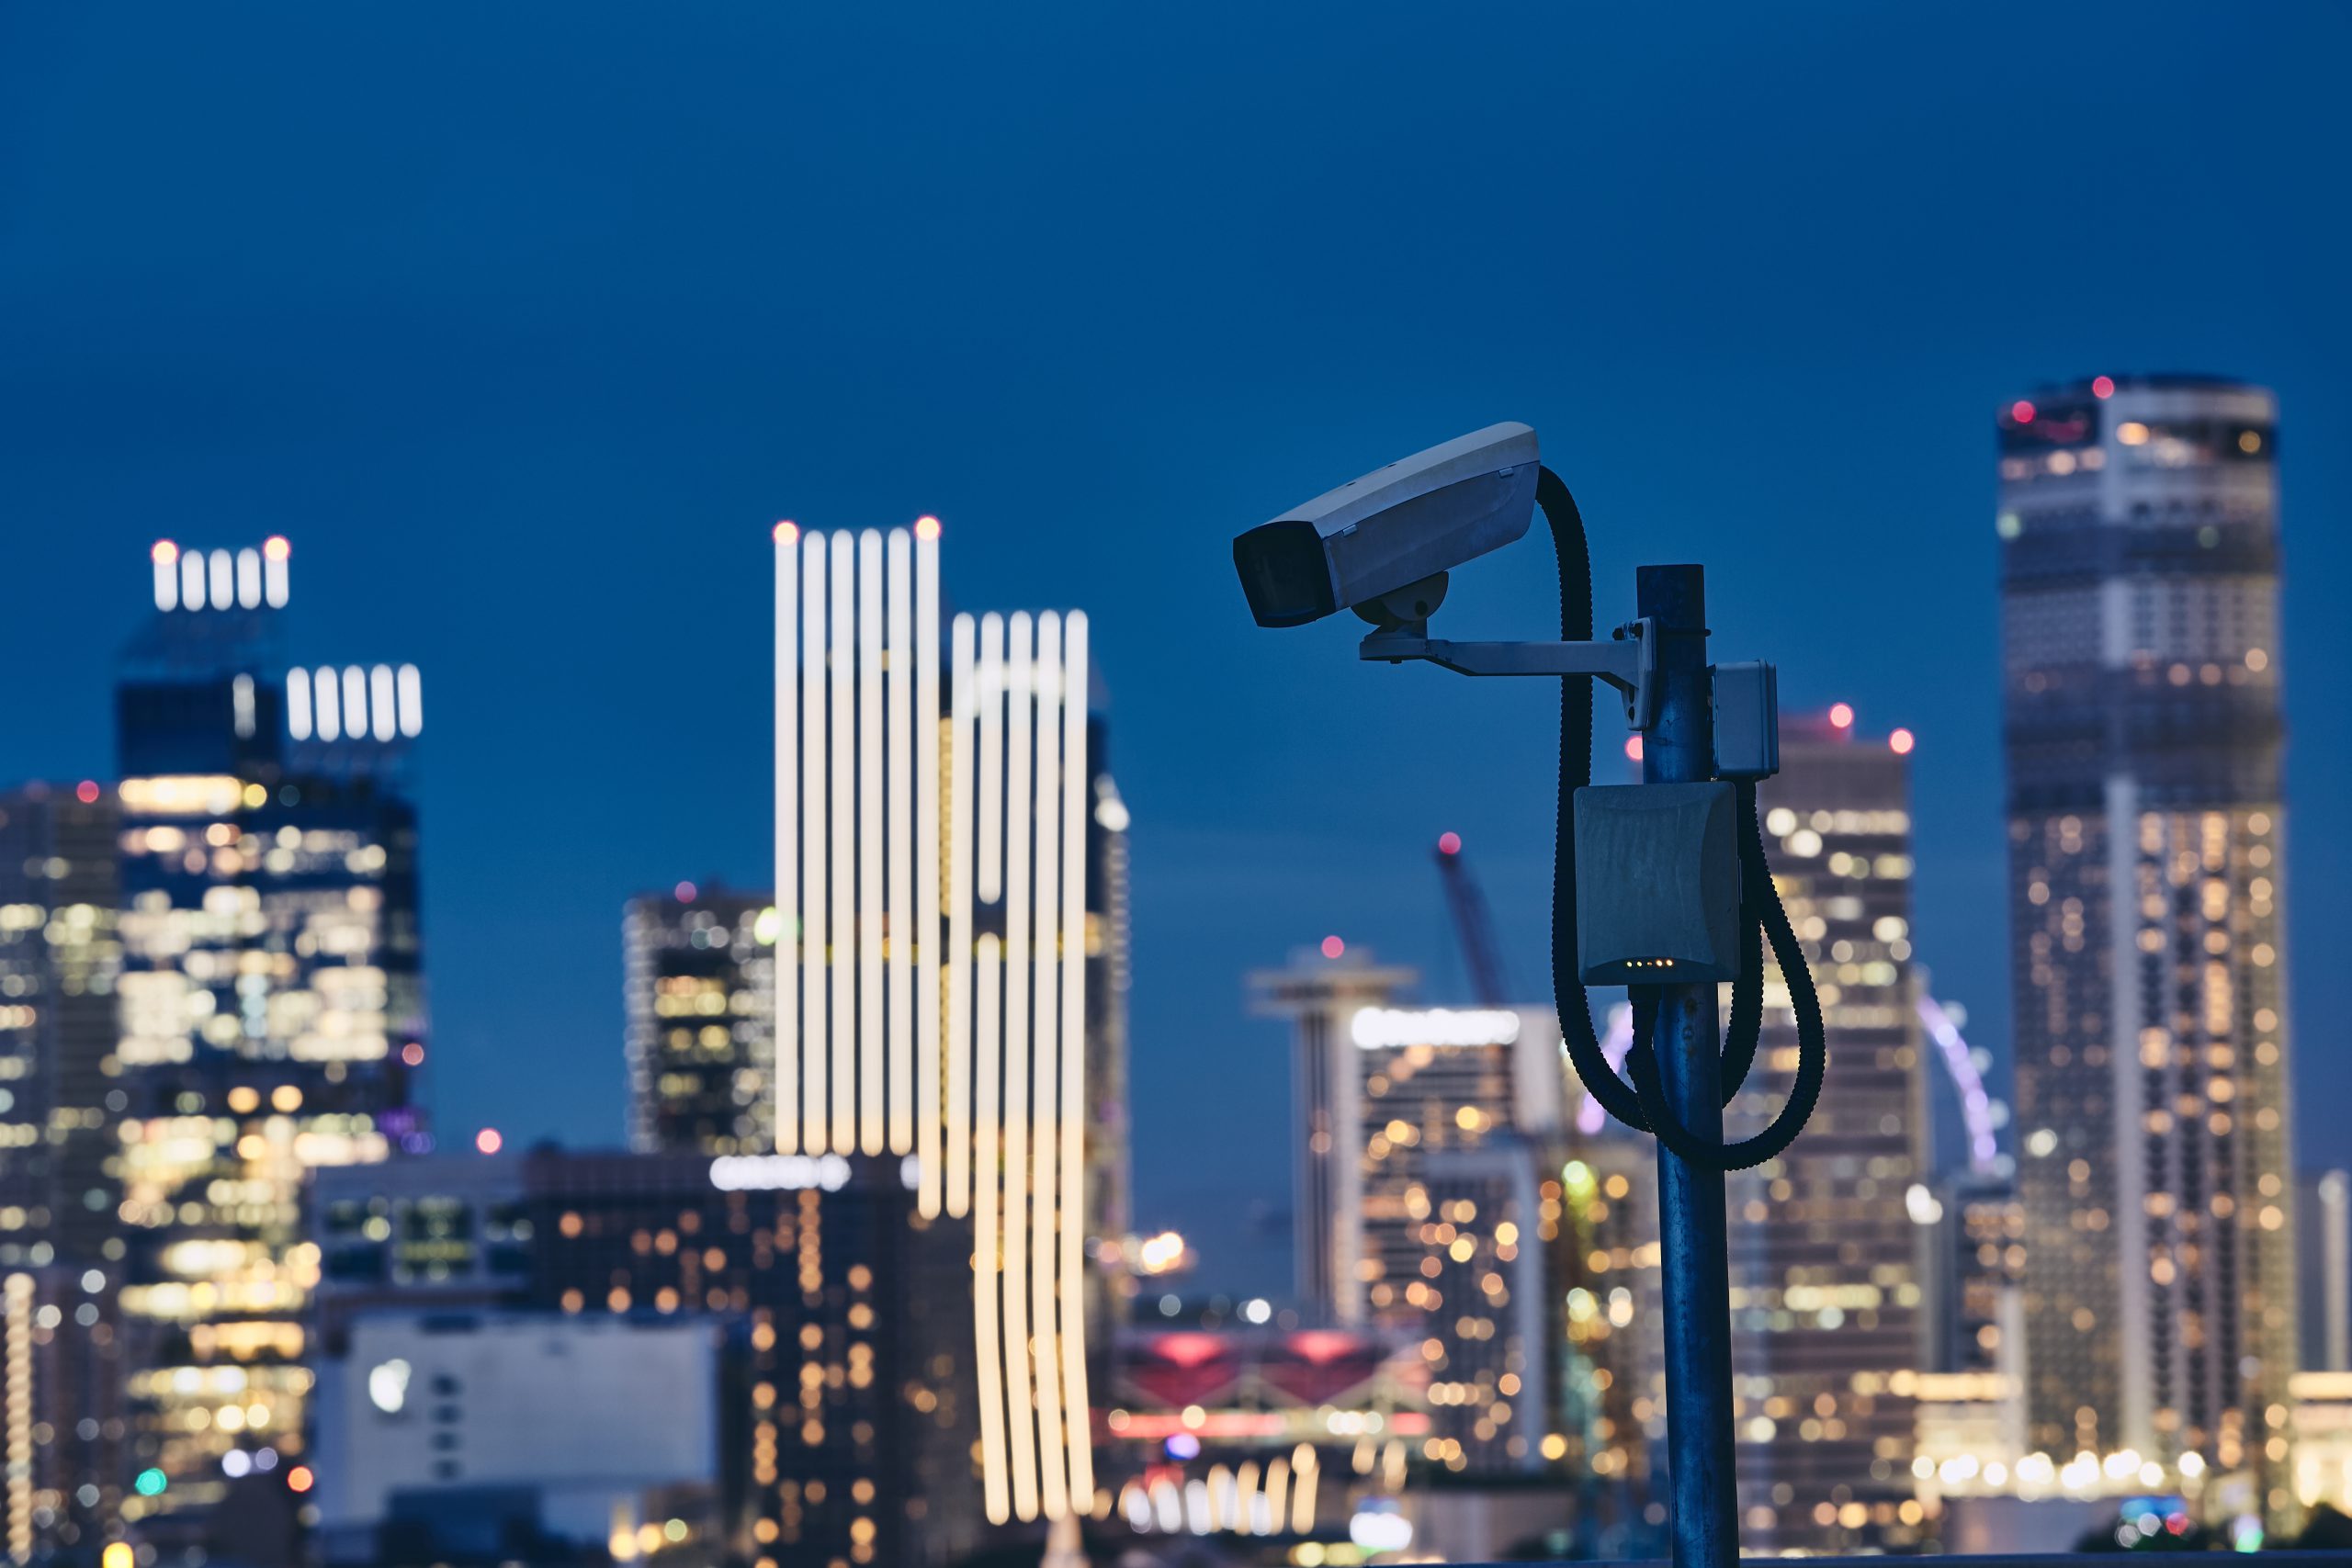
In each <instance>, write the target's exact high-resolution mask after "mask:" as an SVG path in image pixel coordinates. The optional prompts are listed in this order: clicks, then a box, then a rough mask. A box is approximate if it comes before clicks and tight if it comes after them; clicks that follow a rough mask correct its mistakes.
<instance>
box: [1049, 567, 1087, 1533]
mask: <svg viewBox="0 0 2352 1568" xmlns="http://www.w3.org/2000/svg"><path fill="white" fill-rule="evenodd" d="M1086 633H1087V626H1086V615H1085V613H1084V612H1083V611H1080V610H1073V611H1071V612H1070V614H1069V619H1068V620H1066V621H1065V622H1064V623H1063V640H1064V647H1063V651H1062V675H1061V697H1062V705H1061V719H1062V764H1061V766H1062V774H1061V784H1062V811H1061V831H1062V853H1061V873H1062V897H1061V912H1062V932H1061V963H1062V976H1061V978H1062V1002H1061V1010H1060V1017H1061V1037H1062V1046H1061V1071H1062V1083H1061V1140H1062V1147H1061V1190H1060V1192H1059V1193H1058V1194H1057V1197H1056V1200H1055V1204H1054V1206H1055V1208H1056V1210H1057V1212H1058V1213H1060V1215H1061V1227H1062V1228H1061V1253H1060V1258H1059V1261H1058V1262H1057V1265H1056V1269H1055V1271H1056V1273H1057V1276H1058V1278H1059V1281H1060V1291H1061V1319H1062V1336H1061V1339H1062V1345H1061V1348H1062V1399H1063V1401H1064V1403H1065V1404H1067V1406H1068V1410H1069V1490H1070V1497H1071V1500H1072V1502H1073V1504H1074V1505H1075V1506H1077V1507H1079V1508H1080V1509H1081V1510H1082V1509H1084V1508H1086V1507H1087V1506H1089V1505H1090V1503H1091V1500H1092V1498H1093V1495H1094V1427H1093V1422H1092V1420H1091V1416H1090V1415H1089V1412H1088V1399H1089V1393H1088V1389H1087V1385H1086V1301H1085V1287H1084V1280H1083V1277H1082V1274H1081V1270H1082V1269H1083V1268H1084V1265H1085V1250H1086V1248H1085V1232H1086V1111H1087V1099H1086V1095H1087V1087H1086V958H1087V953H1086V825H1087V822H1088V821H1089V820H1090V814H1089V811H1088V808H1087V797H1088V795H1089V794H1090V793H1091V774H1090V773H1089V771H1088V767H1087V747H1086V739H1087V736H1086V694H1087V686H1088V673H1087V653H1088V649H1087V635H1086Z"/></svg>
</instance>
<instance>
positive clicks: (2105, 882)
mask: <svg viewBox="0 0 2352 1568" xmlns="http://www.w3.org/2000/svg"><path fill="white" fill-rule="evenodd" d="M1997 434H1998V442H1999V447H2000V510H1999V533H2000V536H2001V540H2002V544H2001V581H2002V599H2003V643H2004V664H2003V675H2004V682H2003V688H2004V694H2005V701H2006V705H2007V752H2008V823H2009V851H2010V857H2009V867H2010V876H2009V890H2010V902H2009V909H2010V930H2011V943H2012V945H2011V964H2012V968H2013V973H2014V976H2015V996H2016V1002H2017V1075H2018V1124H2019V1131H2020V1134H2021V1152H2022V1156H2023V1157H2022V1159H2021V1161H2020V1165H2019V1192H2020V1196H2021V1197H2022V1199H2023V1201H2024V1204H2025V1213H2026V1232H2027V1234H2026V1241H2025V1246H2026V1280H2025V1299H2026V1334H2027V1347H2026V1369H2027V1376H2028V1379H2029V1380H2030V1381H2029V1389H2028V1398H2027V1414H2028V1419H2029V1423H2030V1441H2031V1442H2032V1443H2033V1445H2034V1447H2035V1448H2036V1449H2037V1450H2042V1451H2044V1452H2047V1453H2049V1454H2051V1455H2052V1456H2056V1457H2057V1458H2059V1459H2060V1460H2061V1461H2064V1460H2065V1459H2067V1458H2068V1457H2069V1456H2073V1455H2075V1454H2076V1453H2077V1452H2081V1451H2088V1452H2090V1453H2093V1454H2100V1455H2105V1454H2112V1453H2116V1452H2119V1451H2121V1450H2129V1451H2131V1452H2132V1453H2133V1454H2135V1455H2137V1456H2139V1457H2140V1458H2141V1460H2142V1461H2143V1462H2145V1463H2149V1464H2152V1465H2154V1466H2156V1467H2157V1468H2158V1470H2160V1471H2162V1472H2165V1475H2166V1476H2171V1475H2185V1476H2188V1477H2190V1478H2192V1479H2193V1478H2194V1477H2196V1476H2199V1475H2203V1476H2205V1477H2207V1480H2206V1481H2205V1482H2204V1483H2202V1484H2204V1485H2205V1486H2207V1487H2209V1488H2211V1487H2214V1486H2216V1485H2217V1484H2218V1483H2220V1481H2221V1479H2222V1478H2224V1477H2227V1476H2230V1475H2242V1476H2243V1477H2245V1480H2246V1481H2247V1482H2248V1483H2249V1485H2248V1486H2247V1488H2246V1491H2247V1501H2248V1502H2249V1503H2251V1505H2252V1506H2255V1507H2256V1508H2259V1509H2264V1510H2265V1511H2267V1512H2269V1513H2272V1514H2274V1515H2275V1514H2278V1513H2280V1512H2283V1511H2284V1510H2286V1509H2287V1508H2288V1506H2289V1505H2290V1496H2289V1494H2288V1491H2287V1485H2286V1480H2285V1470H2284V1461H2285V1459H2286V1453H2287V1443H2288V1439H2287V1434H2286V1430H2285V1427H2284V1425H2283V1423H2284V1421H2285V1418H2286V1411H2287V1400H2288V1390H2287V1379H2288V1374H2289V1373H2290V1371H2292V1370H2293V1368H2294V1365H2295V1359H2296V1324H2295V1289H2296V1278H2295V1268H2294V1235H2295V1230H2294V1224H2293V1217H2292V1213H2291V1209H2292V1205H2293V1190H2292V1189H2293V1184H2294V1176H2295V1169H2294V1165H2293V1161H2292V1158H2291V1145H2290V1135H2289V1134H2290V1127H2289V1121H2290V1118H2289V1114H2288V1110H2287V1025H2286V1019H2285V1011H2286V1006H2287V1002H2286V985H2285V981H2286V971H2285V954H2284V952H2283V948H2284V940H2285V939H2284V935H2283V929H2282V911H2283V909H2284V907H2285V896H2284V893H2283V891H2282V876H2283V873H2284V869H2285V868H2284V865H2283V863H2282V860H2281V856H2280V851H2279V845H2280V843H2281V834H2282V831H2283V823H2284V818H2283V812H2282V809H2281V804H2280V784H2279V755H2280V745H2281V736H2282V726H2281V722H2280V717H2279V700H2278V678H2279V668H2278V648H2279V642H2278V486H2277V479H2278V474H2277V468H2276V456H2277V450H2278V438H2277V407H2276V403H2275V401H2274V400H2273V399H2272V397H2271V395H2270V393H2269V392H2267V390H2265V389H2261V388H2259V387H2250V386H2245V385H2241V384H2238V383H2234V382H2230V381H2224V380H2219V379H2214V378H2204V377H2188V376H2149V377H2115V378H2109V377H2106V376H2101V377H2097V378H2093V379H2091V380H2089V381H2078V382H2074V383H2071V384H2068V385H2065V386H2060V387H2053V388H2050V389H2044V390H2041V391H2037V392H2035V393H2033V394H2032V395H2031V396H2030V397H2027V398H2019V399H2018V400H2015V401H2014V402H2011V403H2009V404H2007V405H2006V406H2005V407H2003V408H2002V410H2001V411H2000V414H1999V417H1998V421H1997ZM2190 1455H2194V1456H2196V1458H2195V1459H2194V1460H2189V1459H2188V1456H2190ZM2184 1461H2186V1462H2185V1463H2184ZM2215 1495H2219V1494H2218V1493H2216V1494H2215Z"/></svg>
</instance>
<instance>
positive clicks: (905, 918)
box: [883, 528, 939, 1155]
mask: <svg viewBox="0 0 2352 1568" xmlns="http://www.w3.org/2000/svg"><path fill="white" fill-rule="evenodd" d="M913 543H914V541H913V540H912V539H911V538H910V536H908V533H907V531H906V530H905V529H904V528H893V529H891V530H890V537H889V541H888V565H889V570H888V581H886V582H885V583H884V590H885V599H886V604H885V609H884V617H885V619H884V630H885V633H886V641H887V644H888V652H887V653H886V654H885V655H884V659H885V665H884V669H883V679H884V686H883V710H884V714H885V719H884V730H885V732H886V739H885V742H884V750H885V751H886V753H887V760H886V762H885V766H886V768H887V770H888V780H887V787H888V816H887V818H886V821H887V823H888V829H889V830H888V834H887V835H886V837H887V840H888V864H886V865H885V866H884V868H883V870H884V873H885V874H886V875H888V878H889V881H890V897H889V925H888V931H887V932H886V933H885V935H884V938H883V942H884V947H885V957H886V959H887V962H888V966H889V1004H888V1009H887V1012H888V1021H889V1032H890V1068H889V1072H888V1084H889V1090H890V1093H889V1105H888V1111H889V1136H890V1152H891V1153H892V1154H894V1155H903V1154H911V1153H913V1152H914V1146H915V1020H914V983H915V971H914V963H913V957H914V942H915V923H914V919H913V915H914V901H915V865H914V846H915V819H914V809H915V807H914V795H915V792H914V782H915V781H914V756H913V750H914V731H913V730H912V729H911V728H910V727H909V720H910V717H911V716H910V714H909V713H908V711H907V681H908V677H910V675H912V674H913V673H914V671H912V670H911V669H910V668H909V667H910V665H912V664H913V662H914V649H912V648H911V647H910V644H911V643H912V642H913V641H914V560H913V555H914V551H913ZM930 826H931V827H932V828H933V830H934V831H935V830H936V829H937V824H935V823H934V824H931V825H930ZM925 1114H926V1115H927V1116H930V1117H933V1118H935V1117H936V1116H937V1115H938V1114H939V1112H938V1110H937V1108H936V1107H935V1106H934V1107H932V1108H930V1109H928V1110H927V1111H926V1112H925Z"/></svg>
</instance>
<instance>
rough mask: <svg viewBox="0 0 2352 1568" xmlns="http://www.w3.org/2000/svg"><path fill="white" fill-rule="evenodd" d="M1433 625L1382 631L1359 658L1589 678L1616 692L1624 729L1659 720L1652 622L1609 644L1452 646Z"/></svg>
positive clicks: (1631, 626)
mask: <svg viewBox="0 0 2352 1568" xmlns="http://www.w3.org/2000/svg"><path fill="white" fill-rule="evenodd" d="M1428 630H1429V623H1428V622H1427V621H1414V622H1410V623H1408V624H1407V625H1404V626H1394V627H1383V628H1381V629H1380V630H1378V631H1375V632H1374V633H1372V634H1371V635H1370V636H1368V637H1365V638H1364V639H1363V642H1362V643H1361V644H1359V645H1358V646H1357V649H1356V657H1357V658H1359V659H1364V660H1385V661H1386V662H1388V663H1390V664H1402V663H1403V662H1404V661H1405V660H1408V659H1422V660H1428V661H1429V662H1430V663H1431V664H1436V665H1441V666H1442V667H1443V668H1445V669H1448V670H1451V671H1453V672H1454V673H1455V674H1457V675H1589V676H1591V677H1592V678H1593V679H1595V680H1597V681H1606V682H1608V683H1609V684H1611V686H1614V687H1615V688H1617V694H1618V696H1619V697H1620V698H1622V699H1623V702H1624V705H1625V727H1626V728H1629V729H1647V728H1649V727H1650V724H1651V722H1652V721H1653V720H1654V719H1655V718H1656V717H1657V686H1656V680H1657V628H1656V627H1655V626H1653V625H1652V624H1651V619H1650V617H1648V616H1646V615H1645V616H1644V617H1642V618H1641V619H1640V620H1638V621H1629V622H1627V623H1626V624H1625V625H1623V626H1619V627H1618V628H1617V630H1616V633H1615V635H1614V638H1613V640H1611V641H1609V642H1449V641H1447V640H1445V639H1444V638H1442V637H1430V636H1428V635H1427V634H1428Z"/></svg>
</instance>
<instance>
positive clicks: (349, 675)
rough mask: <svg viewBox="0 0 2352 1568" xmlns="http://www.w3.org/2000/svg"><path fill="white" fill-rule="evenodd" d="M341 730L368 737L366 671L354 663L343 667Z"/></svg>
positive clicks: (353, 735)
mask: <svg viewBox="0 0 2352 1568" xmlns="http://www.w3.org/2000/svg"><path fill="white" fill-rule="evenodd" d="M343 732H344V733H345V735H348V736H350V737H351V738H352V739H354V740H365V739H368V671H365V670H362V669H361V668H359V666H358V665H356V664H346V665H345V666H344V667H343Z"/></svg>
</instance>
